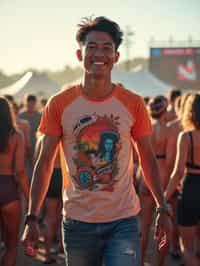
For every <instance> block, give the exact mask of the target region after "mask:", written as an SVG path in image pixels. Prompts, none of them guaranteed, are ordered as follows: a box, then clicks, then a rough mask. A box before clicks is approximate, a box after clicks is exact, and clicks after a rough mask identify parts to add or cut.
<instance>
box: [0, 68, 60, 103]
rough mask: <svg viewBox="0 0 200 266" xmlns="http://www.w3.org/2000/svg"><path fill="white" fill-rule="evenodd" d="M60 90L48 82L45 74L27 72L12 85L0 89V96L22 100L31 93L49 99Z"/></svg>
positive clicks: (54, 83)
mask: <svg viewBox="0 0 200 266" xmlns="http://www.w3.org/2000/svg"><path fill="white" fill-rule="evenodd" d="M59 89H60V87H59V85H58V84H57V83H56V82H55V81H53V80H50V79H49V78H48V77H47V75H46V74H44V73H42V74H39V73H35V72H27V73H26V74H25V75H24V76H23V77H22V78H20V79H19V80H18V81H17V82H15V83H14V84H11V85H10V86H7V87H5V88H2V89H0V95H5V94H9V95H12V96H13V97H14V98H15V99H16V100H21V99H23V96H24V95H26V94H28V93H33V94H35V95H37V96H39V97H46V98H49V97H50V96H51V95H53V94H55V93H56V92H57V91H58V90H59Z"/></svg>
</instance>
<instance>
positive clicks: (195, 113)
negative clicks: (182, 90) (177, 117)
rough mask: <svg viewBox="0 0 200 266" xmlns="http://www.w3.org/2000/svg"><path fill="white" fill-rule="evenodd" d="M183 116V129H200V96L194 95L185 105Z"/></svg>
mask: <svg viewBox="0 0 200 266" xmlns="http://www.w3.org/2000/svg"><path fill="white" fill-rule="evenodd" d="M184 109H185V111H184V113H183V116H182V120H181V122H182V126H183V129H191V128H195V129H200V94H197V93H196V94H192V95H190V96H189V97H188V99H187V101H186V104H185V108H184Z"/></svg>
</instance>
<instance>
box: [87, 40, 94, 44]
mask: <svg viewBox="0 0 200 266" xmlns="http://www.w3.org/2000/svg"><path fill="white" fill-rule="evenodd" d="M87 44H96V42H93V41H90V42H88V43H87Z"/></svg>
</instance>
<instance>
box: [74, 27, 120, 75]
mask: <svg viewBox="0 0 200 266" xmlns="http://www.w3.org/2000/svg"><path fill="white" fill-rule="evenodd" d="M77 56H78V59H79V60H80V61H83V65H84V69H85V73H86V75H91V76H92V77H93V78H94V79H105V78H106V77H109V78H110V75H111V70H112V68H113V65H114V64H115V63H116V62H117V61H118V58H119V53H118V52H116V50H115V43H114V41H113V40H112V38H111V36H110V35H109V34H108V33H106V32H101V31H91V32H90V33H88V35H87V37H86V40H85V43H84V45H83V47H82V49H81V50H78V51H77Z"/></svg>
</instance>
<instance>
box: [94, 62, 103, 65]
mask: <svg viewBox="0 0 200 266" xmlns="http://www.w3.org/2000/svg"><path fill="white" fill-rule="evenodd" d="M94 64H95V65H104V63H103V62H94Z"/></svg>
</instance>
